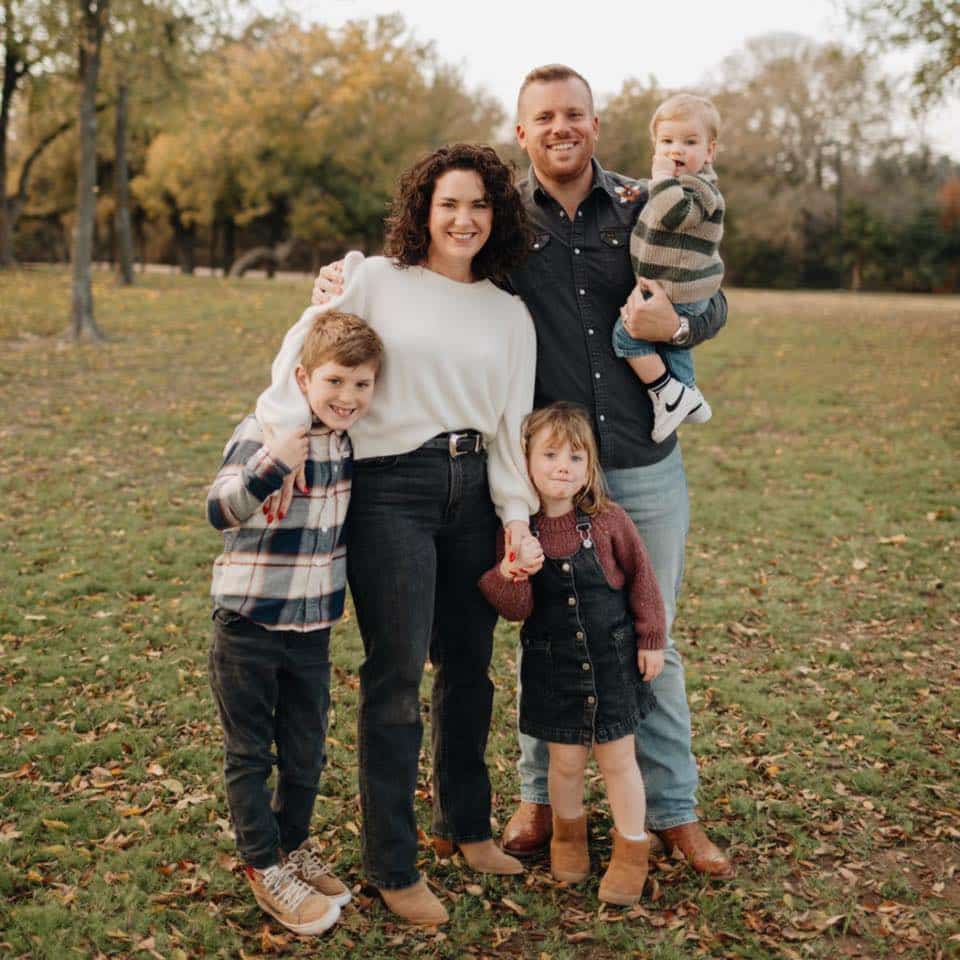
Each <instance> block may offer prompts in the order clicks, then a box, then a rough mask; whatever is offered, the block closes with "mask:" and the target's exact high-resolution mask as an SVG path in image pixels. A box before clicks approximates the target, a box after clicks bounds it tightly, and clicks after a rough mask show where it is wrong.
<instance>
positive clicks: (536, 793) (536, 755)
mask: <svg viewBox="0 0 960 960" xmlns="http://www.w3.org/2000/svg"><path fill="white" fill-rule="evenodd" d="M606 478H607V486H608V487H609V489H610V494H611V496H612V497H613V499H614V500H616V501H617V503H619V504H620V505H621V506H622V507H623V508H624V510H626V511H627V513H628V514H629V515H630V517H631V518H632V519H633V522H634V523H635V524H636V525H637V529H638V530H639V531H640V536H641V537H642V538H643V542H644V544H645V545H646V548H647V553H648V554H649V556H650V560H651V563H652V564H653V570H654V574H655V575H656V578H657V583H658V584H659V585H660V592H661V593H662V594H663V603H664V607H665V608H666V614H667V635H668V639H667V650H666V657H665V662H664V667H663V673H661V674H660V676H659V677H657V679H656V680H654V681H653V684H652V686H653V692H654V693H655V694H656V697H657V707H656V709H655V710H652V711H651V712H650V714H649V715H648V716H647V717H646V718H645V719H643V720H641V721H640V722H639V724H638V725H637V728H636V743H637V760H638V762H639V764H640V770H641V772H642V773H643V782H644V784H645V786H646V791H647V826H648V827H649V828H650V829H651V830H666V829H667V828H668V827H675V826H678V825H679V824H681V823H692V822H694V821H695V820H696V819H697V814H696V810H695V807H696V793H697V782H698V780H697V762H696V760H695V759H694V756H693V753H692V751H691V749H690V708H689V706H688V705H687V692H686V689H685V687H684V675H683V661H682V660H681V658H680V652H679V651H678V650H677V648H676V647H675V646H674V643H673V639H672V638H671V637H670V627H671V625H672V623H673V618H674V615H675V613H676V610H677V597H678V595H679V593H680V584H681V582H682V580H683V551H684V544H685V542H686V537H687V530H688V529H689V526H690V508H689V503H688V500H687V478H686V474H685V473H684V470H683V457H682V455H681V453H680V447H679V445H677V446H676V447H675V448H674V450H673V452H672V453H670V454H669V455H668V456H667V457H665V458H664V459H663V460H661V461H660V462H659V463H655V464H653V465H652V466H649V467H633V468H630V469H627V470H610V471H608V473H607V475H606ZM519 659H520V656H519V651H518V655H517V661H518V666H519ZM518 736H519V740H520V762H519V764H518V769H519V772H520V796H521V798H522V799H523V800H527V801H531V802H533V803H549V797H548V794H547V765H548V752H547V745H546V743H544V742H543V741H542V740H537V739H535V738H534V737H529V736H527V735H526V734H523V733H519V731H518Z"/></svg>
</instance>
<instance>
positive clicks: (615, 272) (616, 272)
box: [600, 226, 634, 287]
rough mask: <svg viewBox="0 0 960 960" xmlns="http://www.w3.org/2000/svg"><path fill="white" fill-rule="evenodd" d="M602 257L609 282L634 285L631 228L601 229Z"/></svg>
mask: <svg viewBox="0 0 960 960" xmlns="http://www.w3.org/2000/svg"><path fill="white" fill-rule="evenodd" d="M600 259H601V261H602V263H603V267H604V270H605V272H606V274H607V278H608V282H613V283H615V284H620V285H627V286H630V287H632V286H633V283H634V276H633V267H632V266H631V263H630V230H629V228H627V227H623V226H619V227H607V228H604V229H601V230H600Z"/></svg>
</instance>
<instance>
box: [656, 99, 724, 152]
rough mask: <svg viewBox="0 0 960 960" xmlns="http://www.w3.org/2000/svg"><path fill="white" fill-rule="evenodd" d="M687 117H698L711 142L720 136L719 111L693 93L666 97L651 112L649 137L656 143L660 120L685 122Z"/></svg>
mask: <svg viewBox="0 0 960 960" xmlns="http://www.w3.org/2000/svg"><path fill="white" fill-rule="evenodd" d="M688 117H699V118H700V119H701V120H702V121H703V122H704V124H705V125H706V128H707V134H708V136H709V138H710V139H711V140H716V139H717V138H718V137H719V136H720V111H719V110H718V109H717V108H716V107H715V106H714V105H713V103H712V102H711V101H710V100H708V99H707V98H706V97H698V96H697V95H696V94H693V93H675V94H674V95H673V96H672V97H667V99H666V100H664V101H663V103H661V104H660V106H659V107H657V109H656V110H654V111H653V117H651V119H650V136H651V137H653V139H654V141H656V139H657V124H659V123H660V121H661V120H686V119H687V118H688Z"/></svg>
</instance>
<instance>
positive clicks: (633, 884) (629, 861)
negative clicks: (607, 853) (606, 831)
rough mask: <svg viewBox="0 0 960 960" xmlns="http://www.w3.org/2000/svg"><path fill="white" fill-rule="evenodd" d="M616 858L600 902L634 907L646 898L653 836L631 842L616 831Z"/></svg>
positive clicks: (614, 847)
mask: <svg viewBox="0 0 960 960" xmlns="http://www.w3.org/2000/svg"><path fill="white" fill-rule="evenodd" d="M612 836H613V856H611V857H610V866H609V867H607V872H606V873H605V874H604V875H603V879H602V880H601V881H600V899H601V900H602V901H603V902H604V903H615V904H617V905H618V906H621V907H632V906H633V905H634V904H635V903H638V902H639V901H640V898H641V897H642V896H643V885H644V884H645V883H646V882H647V868H648V861H649V859H650V837H649V836H647V837H646V838H645V839H643V840H627V839H626V838H625V837H622V836H621V835H620V834H619V832H618V831H617V828H616V827H614V828H613V830H612Z"/></svg>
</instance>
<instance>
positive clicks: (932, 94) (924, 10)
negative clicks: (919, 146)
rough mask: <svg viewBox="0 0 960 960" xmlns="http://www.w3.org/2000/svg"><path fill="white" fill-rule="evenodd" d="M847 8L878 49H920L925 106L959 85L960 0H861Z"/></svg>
mask: <svg viewBox="0 0 960 960" xmlns="http://www.w3.org/2000/svg"><path fill="white" fill-rule="evenodd" d="M847 12H848V14H849V16H850V18H851V21H852V22H854V23H856V24H857V25H859V26H860V27H861V28H862V29H863V31H864V34H865V35H866V38H867V41H868V43H869V44H870V45H871V46H872V47H874V48H875V49H889V48H892V47H893V48H911V49H918V50H919V52H920V59H919V62H918V63H917V66H916V69H915V70H914V73H913V85H914V88H915V89H916V91H917V92H918V93H919V95H920V98H921V103H922V104H924V105H929V104H933V103H936V102H938V101H940V100H942V99H944V97H946V96H947V95H948V93H950V92H951V91H955V90H957V89H958V88H960V2H958V0H859V2H855V3H851V4H849V5H848V7H847Z"/></svg>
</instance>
